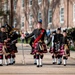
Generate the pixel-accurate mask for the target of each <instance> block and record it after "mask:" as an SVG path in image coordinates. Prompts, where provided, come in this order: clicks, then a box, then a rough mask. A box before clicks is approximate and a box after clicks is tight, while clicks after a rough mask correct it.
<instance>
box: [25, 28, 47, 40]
mask: <svg viewBox="0 0 75 75" xmlns="http://www.w3.org/2000/svg"><path fill="white" fill-rule="evenodd" d="M41 30H42V28H41V29H34V31H33V32H32V33H31V34H30V35H28V36H27V37H26V38H29V37H31V36H33V35H35V38H37V37H38V36H39V35H40V33H41ZM45 35H46V30H45V32H44V33H43V36H42V37H41V39H40V40H41V41H44V38H45Z"/></svg>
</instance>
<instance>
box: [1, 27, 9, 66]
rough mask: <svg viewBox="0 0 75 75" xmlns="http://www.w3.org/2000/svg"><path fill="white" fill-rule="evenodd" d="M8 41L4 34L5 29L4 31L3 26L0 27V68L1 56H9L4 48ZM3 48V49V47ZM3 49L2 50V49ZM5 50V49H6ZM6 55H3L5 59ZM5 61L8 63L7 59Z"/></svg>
mask: <svg viewBox="0 0 75 75" xmlns="http://www.w3.org/2000/svg"><path fill="white" fill-rule="evenodd" d="M7 41H8V35H7V33H6V29H5V26H2V27H1V31H0V66H3V55H5V53H8V55H9V52H8V50H7V49H5V47H6V44H5V43H6V42H7ZM4 46H5V47H4ZM3 48H4V49H3ZM6 48H7V47H6ZM8 55H5V58H6V56H8ZM7 61H9V59H7Z"/></svg>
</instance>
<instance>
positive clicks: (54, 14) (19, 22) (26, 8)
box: [8, 0, 75, 31]
mask: <svg viewBox="0 0 75 75" xmlns="http://www.w3.org/2000/svg"><path fill="white" fill-rule="evenodd" d="M8 1H11V0H8ZM8 3H9V6H10V2H8ZM9 8H10V7H9ZM11 9H12V14H13V18H12V19H13V26H14V27H18V28H20V29H22V30H24V31H31V30H33V29H34V28H35V27H36V24H37V22H38V20H40V19H42V22H43V23H42V24H43V28H45V29H47V28H48V27H49V28H50V29H52V30H53V29H57V28H58V27H61V28H62V29H65V28H70V27H75V0H13V7H12V8H11Z"/></svg>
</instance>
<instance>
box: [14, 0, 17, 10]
mask: <svg viewBox="0 0 75 75" xmlns="http://www.w3.org/2000/svg"><path fill="white" fill-rule="evenodd" d="M13 6H14V11H15V10H16V6H17V0H14V2H13Z"/></svg>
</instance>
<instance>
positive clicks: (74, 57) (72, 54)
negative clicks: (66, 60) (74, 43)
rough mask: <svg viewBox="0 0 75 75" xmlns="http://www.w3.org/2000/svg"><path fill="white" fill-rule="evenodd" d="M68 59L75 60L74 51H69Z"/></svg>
mask: <svg viewBox="0 0 75 75" xmlns="http://www.w3.org/2000/svg"><path fill="white" fill-rule="evenodd" d="M70 57H71V58H73V59H75V51H71V52H70Z"/></svg>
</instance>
